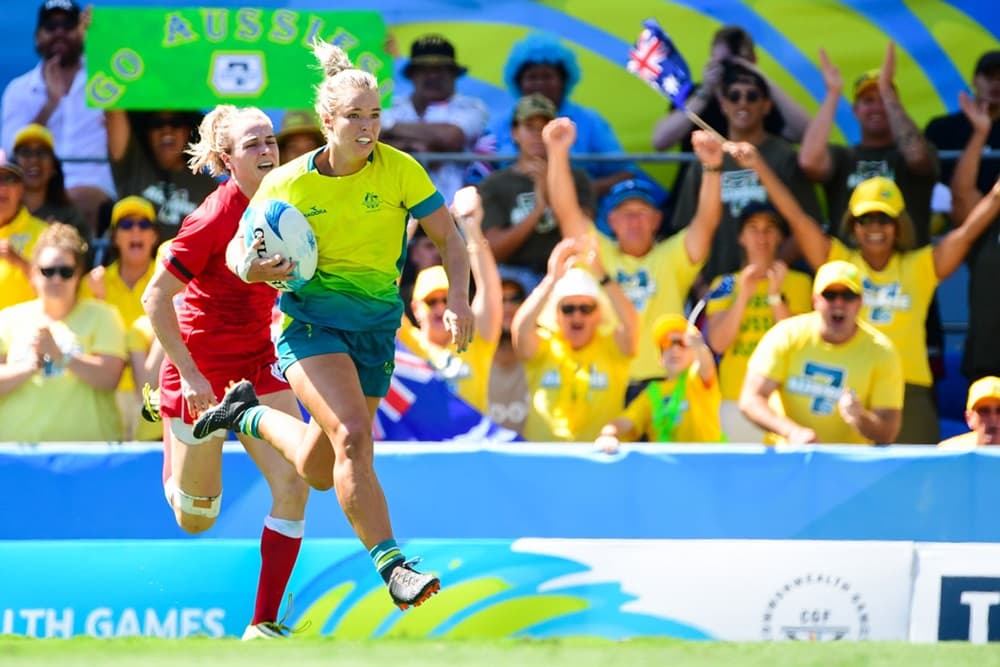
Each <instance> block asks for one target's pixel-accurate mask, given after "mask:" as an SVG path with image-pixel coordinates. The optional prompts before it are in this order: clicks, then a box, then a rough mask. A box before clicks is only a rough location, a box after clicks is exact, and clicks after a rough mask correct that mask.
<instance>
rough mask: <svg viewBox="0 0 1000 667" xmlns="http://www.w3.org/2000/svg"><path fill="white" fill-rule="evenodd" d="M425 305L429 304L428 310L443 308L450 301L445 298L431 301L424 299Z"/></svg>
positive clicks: (441, 297) (436, 297) (431, 299)
mask: <svg viewBox="0 0 1000 667" xmlns="http://www.w3.org/2000/svg"><path fill="white" fill-rule="evenodd" d="M424 303H426V304H427V307H428V308H433V307H434V306H443V305H445V304H446V303H448V299H446V298H445V297H443V296H435V297H431V298H430V299H424Z"/></svg>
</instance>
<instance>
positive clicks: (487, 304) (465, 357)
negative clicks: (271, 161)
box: [398, 187, 503, 414]
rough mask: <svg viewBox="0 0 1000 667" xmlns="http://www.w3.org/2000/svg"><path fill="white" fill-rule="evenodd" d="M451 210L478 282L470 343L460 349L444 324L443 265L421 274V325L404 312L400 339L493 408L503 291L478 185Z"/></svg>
mask: <svg viewBox="0 0 1000 667" xmlns="http://www.w3.org/2000/svg"><path fill="white" fill-rule="evenodd" d="M451 213H452V216H453V217H454V218H455V220H456V221H457V222H458V224H459V226H460V228H461V230H462V233H463V234H464V236H465V241H466V247H467V250H468V253H469V268H470V269H471V270H472V279H473V282H474V283H475V286H476V295H475V297H474V298H473V299H472V304H471V305H472V313H473V315H474V316H475V318H476V319H475V333H474V334H473V337H472V342H470V343H469V346H468V347H467V348H466V349H465V350H463V351H461V352H459V351H457V350H455V347H454V345H453V344H452V336H451V333H450V332H449V331H448V329H447V328H446V327H445V324H444V313H445V310H446V308H447V302H448V274H447V272H445V269H444V267H443V266H441V265H437V266H431V267H428V268H426V269H424V270H423V271H421V272H420V273H418V274H417V280H416V282H415V283H414V285H413V299H412V300H411V302H410V307H411V310H412V311H413V316H414V318H415V319H416V320H417V326H416V327H414V326H413V325H412V324H410V320H409V319H408V318H407V317H406V316H405V315H404V316H403V320H402V324H401V326H400V329H399V333H398V336H399V340H400V341H402V343H403V345H405V346H406V347H408V348H409V349H410V351H411V352H413V353H415V354H417V355H419V356H421V357H423V358H424V359H426V360H427V361H428V362H429V363H430V364H431V366H433V367H434V368H435V369H437V371H438V373H439V374H440V375H441V376H442V377H443V378H444V379H445V381H447V382H448V384H449V385H450V386H451V388H452V390H453V391H454V392H455V393H456V394H458V395H459V396H460V397H461V398H462V399H463V400H464V401H465V402H466V403H468V404H469V405H471V406H472V407H474V408H476V409H477V410H479V411H480V412H481V413H483V414H486V413H487V412H488V401H487V396H488V393H489V384H490V369H491V368H492V366H493V355H494V354H495V353H496V349H497V344H498V343H499V341H500V326H501V324H502V320H503V292H502V288H501V286H500V273H499V272H498V271H497V265H496V261H495V260H494V259H493V253H492V252H491V251H490V246H489V244H488V242H487V241H486V237H485V236H484V235H483V230H482V222H483V205H482V200H481V199H480V197H479V194H478V193H477V192H476V189H475V188H474V187H466V188H462V189H461V190H459V191H458V192H457V193H455V198H454V202H453V204H452V207H451Z"/></svg>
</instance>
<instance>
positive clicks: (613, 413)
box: [524, 328, 630, 442]
mask: <svg viewBox="0 0 1000 667" xmlns="http://www.w3.org/2000/svg"><path fill="white" fill-rule="evenodd" d="M538 335H539V338H540V340H539V344H538V350H537V351H536V352H535V355H534V356H533V357H532V358H531V359H528V360H527V361H525V363H524V371H525V376H526V377H527V380H528V392H529V393H530V395H531V407H530V409H529V411H528V419H527V421H526V422H525V425H524V437H525V439H526V440H530V441H533V442H554V441H563V442H577V441H589V440H594V439H595V438H597V436H598V435H599V434H600V432H601V427H603V426H604V425H605V424H607V423H608V422H609V421H611V420H612V419H614V418H615V417H617V416H618V415H619V414H620V413H621V411H622V407H623V405H624V403H625V389H626V388H627V387H628V362H629V361H630V358H629V357H628V356H626V355H625V354H623V353H622V352H621V350H620V349H619V348H618V344H617V343H615V339H614V335H613V334H610V333H608V334H604V333H597V334H596V335H595V336H594V339H593V340H592V341H591V342H590V343H589V344H588V345H585V346H584V347H582V348H581V349H579V350H574V349H573V348H572V347H570V345H569V343H568V342H566V340H565V339H564V338H563V337H562V336H561V335H559V334H558V333H556V332H553V331H550V330H548V329H544V328H539V329H538Z"/></svg>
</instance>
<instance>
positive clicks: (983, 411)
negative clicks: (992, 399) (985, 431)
mask: <svg viewBox="0 0 1000 667" xmlns="http://www.w3.org/2000/svg"><path fill="white" fill-rule="evenodd" d="M973 412H975V413H976V414H977V415H979V416H980V417H1000V405H984V406H982V407H979V408H974V409H973Z"/></svg>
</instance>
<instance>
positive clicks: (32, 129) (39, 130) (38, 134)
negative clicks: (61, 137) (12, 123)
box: [14, 123, 56, 153]
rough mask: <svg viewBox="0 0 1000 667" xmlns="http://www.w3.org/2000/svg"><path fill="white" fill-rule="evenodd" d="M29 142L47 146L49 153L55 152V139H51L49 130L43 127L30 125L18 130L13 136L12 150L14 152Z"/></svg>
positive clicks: (36, 124) (34, 124) (35, 124)
mask: <svg viewBox="0 0 1000 667" xmlns="http://www.w3.org/2000/svg"><path fill="white" fill-rule="evenodd" d="M29 141H40V142H42V143H43V144H45V145H46V146H48V147H49V150H50V151H52V152H53V153H55V152H56V142H55V139H53V138H52V133H51V132H49V128H47V127H45V126H44V125H39V124H38V123H31V124H30V125H25V126H24V127H22V128H21V129H20V130H18V132H17V134H15V135H14V150H15V151H16V150H17V147H18V146H20V145H21V144H23V143H27V142H29Z"/></svg>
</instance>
